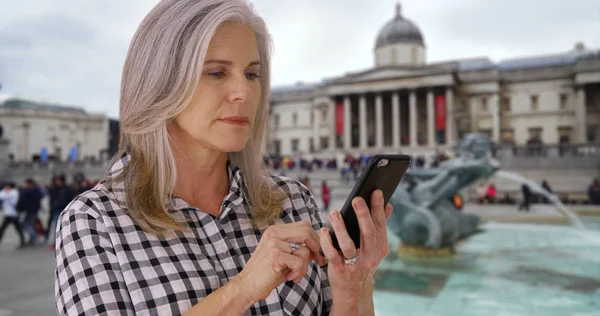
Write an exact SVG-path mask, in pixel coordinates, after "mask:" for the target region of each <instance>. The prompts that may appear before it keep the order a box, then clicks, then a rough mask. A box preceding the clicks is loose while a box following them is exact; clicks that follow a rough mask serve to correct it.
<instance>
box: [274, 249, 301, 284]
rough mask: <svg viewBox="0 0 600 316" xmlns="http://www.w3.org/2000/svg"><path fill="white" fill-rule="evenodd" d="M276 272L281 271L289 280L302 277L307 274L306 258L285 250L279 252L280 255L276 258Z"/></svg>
mask: <svg viewBox="0 0 600 316" xmlns="http://www.w3.org/2000/svg"><path fill="white" fill-rule="evenodd" d="M274 264H275V267H276V270H275V271H276V272H277V273H281V274H282V275H284V276H285V279H286V280H288V281H291V280H296V279H298V278H300V279H302V278H303V277H304V275H305V274H306V269H303V267H304V266H305V264H304V260H303V259H302V258H300V257H298V256H295V255H292V254H288V253H285V252H279V255H278V256H276V258H275V262H274Z"/></svg>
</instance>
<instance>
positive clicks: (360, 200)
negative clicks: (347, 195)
mask: <svg viewBox="0 0 600 316" xmlns="http://www.w3.org/2000/svg"><path fill="white" fill-rule="evenodd" d="M352 202H353V203H354V206H361V205H362V203H363V199H362V198H359V197H357V198H354V200H352Z"/></svg>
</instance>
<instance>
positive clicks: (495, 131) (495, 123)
mask: <svg viewBox="0 0 600 316" xmlns="http://www.w3.org/2000/svg"><path fill="white" fill-rule="evenodd" d="M490 101H491V104H490V105H491V107H490V108H491V110H492V140H493V141H494V142H495V143H496V144H499V143H500V97H499V96H498V94H494V95H492V97H491V98H490Z"/></svg>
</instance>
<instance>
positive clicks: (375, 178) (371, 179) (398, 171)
mask: <svg viewBox="0 0 600 316" xmlns="http://www.w3.org/2000/svg"><path fill="white" fill-rule="evenodd" d="M410 162H411V158H410V156H407V155H375V156H373V157H372V158H371V160H370V161H369V164H368V165H367V167H366V168H365V169H364V171H363V172H362V173H361V176H360V178H359V179H358V181H357V182H356V184H355V185H354V188H353V189H352V191H351V193H350V195H349V196H348V198H347V199H346V202H345V203H344V206H343V207H342V209H341V210H340V213H341V214H342V218H343V219H344V224H345V225H346V230H347V231H348V235H350V237H351V238H352V240H353V241H354V245H355V246H356V249H358V248H360V228H359V225H358V219H357V218H356V214H355V213H354V208H353V207H352V199H354V198H355V197H357V196H360V197H362V198H363V199H364V200H365V203H366V204H367V206H368V207H369V209H371V194H372V193H373V191H375V190H377V189H380V190H381V191H382V192H383V200H384V205H387V203H388V201H389V200H390V198H391V197H392V195H393V194H394V192H395V191H396V188H397V187H398V185H399V184H400V181H401V180H402V177H403V176H404V174H405V173H406V170H407V169H408V167H409V166H410ZM330 232H331V238H332V241H333V246H334V247H335V248H336V249H337V250H340V247H339V244H338V241H337V238H336V237H335V232H334V231H333V229H332V230H331V231H330Z"/></svg>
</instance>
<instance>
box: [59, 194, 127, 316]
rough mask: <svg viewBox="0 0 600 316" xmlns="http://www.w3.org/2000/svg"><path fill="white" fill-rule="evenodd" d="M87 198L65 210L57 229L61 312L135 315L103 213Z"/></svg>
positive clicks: (81, 198)
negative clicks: (103, 219)
mask: <svg viewBox="0 0 600 316" xmlns="http://www.w3.org/2000/svg"><path fill="white" fill-rule="evenodd" d="M94 208H95V206H94V204H93V203H92V202H91V201H90V200H89V199H88V198H86V197H83V196H82V197H79V198H78V199H76V200H74V201H73V202H71V203H70V204H69V205H68V206H67V208H66V209H65V210H64V211H63V212H62V213H61V215H60V217H59V220H58V225H57V232H56V236H57V237H56V280H55V296H56V307H57V310H58V315H61V316H62V315H134V314H135V313H134V309H133V306H132V303H131V299H130V297H129V295H128V293H127V289H126V285H125V281H124V279H123V274H122V273H121V271H120V268H119V263H118V261H117V257H116V255H115V252H114V249H113V246H112V243H111V241H110V239H109V237H108V233H107V231H106V226H105V225H104V222H103V221H102V216H101V215H100V214H99V213H98V212H97V211H96V209H94Z"/></svg>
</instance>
